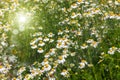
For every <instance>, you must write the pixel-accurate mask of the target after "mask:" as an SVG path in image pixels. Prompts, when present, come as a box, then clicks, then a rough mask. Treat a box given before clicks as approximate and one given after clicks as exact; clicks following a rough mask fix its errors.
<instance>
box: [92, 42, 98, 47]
mask: <svg viewBox="0 0 120 80" xmlns="http://www.w3.org/2000/svg"><path fill="white" fill-rule="evenodd" d="M97 45H98V42H96V41H93V42H91V44H90V46H92V47H94V48H96V47H97Z"/></svg>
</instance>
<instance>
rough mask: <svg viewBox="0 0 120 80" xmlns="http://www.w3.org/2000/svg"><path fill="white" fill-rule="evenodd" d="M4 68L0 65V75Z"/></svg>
mask: <svg viewBox="0 0 120 80" xmlns="http://www.w3.org/2000/svg"><path fill="white" fill-rule="evenodd" d="M5 69H6V68H5V67H4V66H3V65H0V73H3V72H4V70H5Z"/></svg>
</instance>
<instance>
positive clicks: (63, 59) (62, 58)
mask: <svg viewBox="0 0 120 80" xmlns="http://www.w3.org/2000/svg"><path fill="white" fill-rule="evenodd" d="M64 62H65V58H64V57H63V56H58V63H59V64H63V63H64Z"/></svg>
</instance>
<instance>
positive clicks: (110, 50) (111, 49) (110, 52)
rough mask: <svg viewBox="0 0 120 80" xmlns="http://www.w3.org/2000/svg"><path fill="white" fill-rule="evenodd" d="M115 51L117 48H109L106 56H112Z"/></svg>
mask: <svg viewBox="0 0 120 80" xmlns="http://www.w3.org/2000/svg"><path fill="white" fill-rule="evenodd" d="M116 50H117V47H114V46H113V47H111V48H110V49H109V50H108V54H111V55H113V54H114V53H115V51H116Z"/></svg>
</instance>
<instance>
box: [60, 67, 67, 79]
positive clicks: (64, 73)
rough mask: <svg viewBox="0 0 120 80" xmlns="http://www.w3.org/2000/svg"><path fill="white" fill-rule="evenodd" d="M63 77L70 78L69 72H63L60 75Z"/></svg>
mask: <svg viewBox="0 0 120 80" xmlns="http://www.w3.org/2000/svg"><path fill="white" fill-rule="evenodd" d="M60 74H61V75H62V76H64V77H69V72H68V71H67V70H65V69H64V70H62V72H61V73H60Z"/></svg>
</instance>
